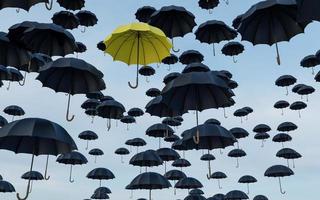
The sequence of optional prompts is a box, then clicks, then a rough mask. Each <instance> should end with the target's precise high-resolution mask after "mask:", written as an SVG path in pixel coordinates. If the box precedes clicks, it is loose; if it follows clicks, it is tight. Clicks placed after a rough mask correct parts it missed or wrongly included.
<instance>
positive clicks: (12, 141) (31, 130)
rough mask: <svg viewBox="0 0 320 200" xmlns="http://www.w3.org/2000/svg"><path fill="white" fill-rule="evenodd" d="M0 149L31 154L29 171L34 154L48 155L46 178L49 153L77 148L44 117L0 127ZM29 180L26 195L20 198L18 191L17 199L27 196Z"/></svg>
mask: <svg viewBox="0 0 320 200" xmlns="http://www.w3.org/2000/svg"><path fill="white" fill-rule="evenodd" d="M0 149H6V150H9V151H13V152H15V153H27V154H32V161H31V166H30V171H33V161H34V156H38V155H48V156H47V163H46V170H45V178H46V175H47V167H48V158H49V155H55V156H57V155H58V154H62V153H67V152H71V151H72V150H76V149H77V145H76V144H75V142H74V141H73V139H72V137H71V136H70V135H69V134H68V132H67V131H66V130H65V129H64V128H63V127H61V126H60V125H58V124H56V123H54V122H51V121H48V120H45V119H40V118H26V119H22V120H17V121H14V122H11V123H9V124H7V125H5V126H4V127H2V128H1V129H0ZM48 178H49V177H48ZM48 178H46V179H48ZM30 181H31V180H30V179H29V181H28V186H27V192H26V196H25V197H24V198H21V197H20V196H19V193H18V194H17V197H18V199H20V200H21V199H23V200H25V199H27V198H28V196H29V189H30Z"/></svg>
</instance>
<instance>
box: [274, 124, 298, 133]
mask: <svg viewBox="0 0 320 200" xmlns="http://www.w3.org/2000/svg"><path fill="white" fill-rule="evenodd" d="M297 128H298V126H297V125H296V124H294V123H292V122H283V123H281V124H279V126H278V128H277V130H278V131H283V132H289V131H294V130H296V129H297Z"/></svg>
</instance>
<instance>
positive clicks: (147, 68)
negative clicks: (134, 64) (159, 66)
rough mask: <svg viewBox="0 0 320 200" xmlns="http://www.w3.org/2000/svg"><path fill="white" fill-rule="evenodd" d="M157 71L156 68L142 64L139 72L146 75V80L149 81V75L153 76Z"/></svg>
mask: <svg viewBox="0 0 320 200" xmlns="http://www.w3.org/2000/svg"><path fill="white" fill-rule="evenodd" d="M155 73H156V71H155V69H154V68H152V67H150V66H142V67H141V68H140V69H139V74H140V75H142V76H145V77H146V82H147V83H149V82H150V81H149V76H153V75H154V74H155Z"/></svg>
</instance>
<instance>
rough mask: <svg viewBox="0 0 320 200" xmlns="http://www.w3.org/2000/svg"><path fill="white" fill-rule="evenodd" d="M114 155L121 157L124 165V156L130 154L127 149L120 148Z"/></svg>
mask: <svg viewBox="0 0 320 200" xmlns="http://www.w3.org/2000/svg"><path fill="white" fill-rule="evenodd" d="M114 153H115V154H118V155H120V156H121V163H124V161H123V155H128V154H130V152H129V150H128V149H126V148H118V149H117V150H116V151H115V152H114Z"/></svg>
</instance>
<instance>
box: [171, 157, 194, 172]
mask: <svg viewBox="0 0 320 200" xmlns="http://www.w3.org/2000/svg"><path fill="white" fill-rule="evenodd" d="M172 166H173V167H180V168H181V171H182V168H183V167H190V166H191V163H190V162H189V161H188V160H186V159H184V158H179V159H177V160H175V161H173V163H172Z"/></svg>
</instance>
